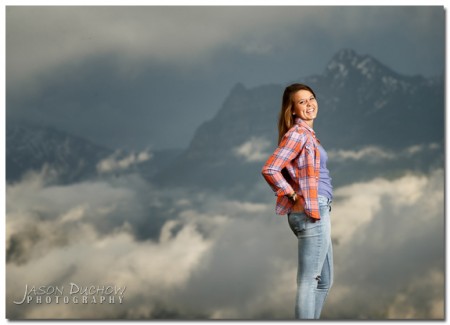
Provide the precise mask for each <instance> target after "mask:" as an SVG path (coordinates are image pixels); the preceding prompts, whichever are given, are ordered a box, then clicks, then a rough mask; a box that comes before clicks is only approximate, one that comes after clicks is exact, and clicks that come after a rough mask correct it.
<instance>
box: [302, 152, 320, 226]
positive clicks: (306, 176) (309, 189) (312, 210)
mask: <svg viewBox="0 0 450 325" xmlns="http://www.w3.org/2000/svg"><path fill="white" fill-rule="evenodd" d="M305 150H306V155H305V158H306V159H305V160H304V165H301V166H300V171H301V172H300V177H299V185H300V190H301V192H302V196H303V199H304V202H305V203H304V208H305V213H306V214H307V215H308V216H310V217H312V218H314V219H320V210H319V202H318V198H317V196H318V174H317V171H316V169H315V159H316V158H318V157H316V155H317V154H318V152H317V151H316V150H315V149H314V148H313V147H312V146H309V145H306V146H305Z"/></svg>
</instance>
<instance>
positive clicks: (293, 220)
mask: <svg viewBox="0 0 450 325" xmlns="http://www.w3.org/2000/svg"><path fill="white" fill-rule="evenodd" d="M307 220H308V216H307V215H306V213H304V212H291V213H289V214H288V223H289V227H290V228H291V230H292V232H293V233H294V235H295V236H298V235H299V234H300V233H302V232H303V231H305V229H306V223H307Z"/></svg>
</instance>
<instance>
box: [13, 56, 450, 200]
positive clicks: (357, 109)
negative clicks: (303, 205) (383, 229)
mask: <svg viewBox="0 0 450 325" xmlns="http://www.w3.org/2000/svg"><path fill="white" fill-rule="evenodd" d="M298 81H299V82H303V83H306V84H308V85H310V86H311V87H312V88H313V89H314V90H315V92H316V95H317V98H318V103H319V115H318V118H317V120H316V122H315V124H314V129H315V130H316V133H317V135H318V137H319V139H320V140H321V142H322V144H323V145H324V147H325V148H326V149H327V151H328V152H329V155H330V157H331V158H330V161H329V168H330V169H331V173H332V176H333V184H334V185H335V186H340V185H343V184H346V183H349V182H353V181H356V180H365V179H370V178H373V177H377V176H382V177H396V176H397V175H401V174H402V173H404V172H407V171H410V172H411V171H412V172H424V171H427V170H429V169H432V168H435V167H443V162H444V150H443V145H444V143H443V142H444V79H443V76H441V77H438V78H424V77H422V76H405V75H401V74H399V73H396V72H395V71H393V70H392V69H390V68H388V67H386V66H385V65H383V64H382V63H381V62H379V61H378V60H376V59H375V58H373V57H371V56H369V55H360V54H358V53H356V52H355V51H353V50H349V49H344V50H341V51H339V52H338V53H336V54H335V55H334V56H333V57H332V58H331V60H330V61H329V63H328V64H327V65H326V67H325V68H324V71H323V72H322V73H321V74H318V75H313V76H309V77H306V78H303V79H299V80H298ZM284 87H285V85H277V84H269V85H262V86H259V87H255V88H246V87H245V86H244V85H242V84H237V85H235V86H234V87H233V88H232V89H231V91H230V94H229V96H228V97H227V98H226V100H225V102H224V103H223V105H222V107H221V109H220V110H219V112H218V113H217V115H216V116H215V117H214V118H212V119H211V120H209V121H206V122H204V123H203V124H202V125H201V126H200V127H199V128H198V129H197V131H196V132H195V135H194V137H193V139H192V141H191V143H190V145H189V146H188V148H186V149H185V150H162V151H155V152H151V153H150V156H151V157H150V156H149V157H148V158H146V159H144V160H142V161H141V160H139V161H138V163H134V164H131V165H130V168H128V167H127V168H123V169H120V168H122V167H120V166H122V165H121V162H123V163H127V162H129V161H130V158H131V161H133V159H134V160H135V161H136V159H137V158H136V157H137V155H136V154H134V153H129V152H126V151H120V152H119V151H118V150H112V149H109V148H104V147H102V146H99V145H96V144H94V143H92V142H90V141H87V140H85V139H82V138H80V137H75V136H73V135H70V134H67V133H66V132H64V131H62V130H56V129H52V128H49V127H43V126H35V125H29V124H23V123H17V122H12V121H7V124H6V180H7V182H8V183H11V182H15V181H17V180H19V179H20V178H21V177H22V176H23V174H24V173H25V172H27V171H28V170H40V169H41V168H42V167H43V166H44V165H49V166H52V167H53V169H56V170H57V171H58V174H59V181H61V182H63V183H71V182H77V181H80V180H85V179H89V178H92V177H96V176H98V174H99V172H98V164H99V162H101V161H103V160H105V159H109V160H111V159H113V160H114V159H115V160H116V162H117V163H116V164H115V165H116V166H119V167H120V168H119V169H118V170H115V171H113V172H114V173H115V174H122V173H129V172H133V173H140V174H141V175H143V176H144V177H145V178H146V179H148V180H150V181H151V182H155V183H156V184H158V185H159V186H162V187H169V188H170V187H188V188H190V189H192V190H195V188H199V189H209V190H214V191H223V192H226V193H227V192H228V193H233V195H243V194H245V193H246V192H247V191H248V189H249V187H251V186H252V185H253V184H257V183H258V182H261V181H262V178H261V175H260V170H261V167H262V164H263V163H264V161H265V160H266V159H267V157H268V155H269V154H270V153H271V152H273V150H274V149H275V147H276V139H277V118H278V113H279V107H280V104H281V95H282V92H283V90H284ZM117 149H118V148H117ZM118 152H119V153H118ZM383 157H384V158H383ZM381 158H383V159H381ZM113 166H114V162H113Z"/></svg>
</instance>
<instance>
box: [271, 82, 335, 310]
mask: <svg viewBox="0 0 450 325" xmlns="http://www.w3.org/2000/svg"><path fill="white" fill-rule="evenodd" d="M318 108H319V106H318V104H317V101H316V95H315V93H314V91H313V90H312V89H311V88H310V87H309V86H307V85H303V84H292V85H290V86H288V87H286V89H285V91H284V94H283V100H282V106H281V112H280V117H279V121H278V130H279V140H278V148H277V149H276V150H275V152H274V153H273V154H272V155H271V156H270V157H269V159H268V160H267V162H266V163H265V165H264V167H263V169H262V174H263V176H264V178H265V180H266V181H267V183H268V184H269V185H270V186H271V188H272V189H273V191H274V192H275V195H276V196H277V205H276V212H277V213H278V214H281V215H284V214H287V215H288V222H289V226H290V227H291V229H292V231H293V232H294V234H295V235H296V236H297V238H298V273H297V284H298V287H297V301H296V305H295V316H296V318H299V319H311V318H314V319H318V318H320V314H321V312H322V308H323V305H324V303H325V299H326V297H327V296H328V292H329V290H330V288H331V285H332V283H333V249H332V244H331V222H330V211H331V202H332V199H333V194H332V192H333V191H332V188H333V187H332V186H331V177H330V175H329V171H328V169H327V166H326V162H327V159H328V157H327V154H326V152H325V149H323V147H322V146H321V144H320V141H319V140H318V139H317V138H316V134H315V132H314V130H313V124H314V120H315V118H316V117H317V111H318Z"/></svg>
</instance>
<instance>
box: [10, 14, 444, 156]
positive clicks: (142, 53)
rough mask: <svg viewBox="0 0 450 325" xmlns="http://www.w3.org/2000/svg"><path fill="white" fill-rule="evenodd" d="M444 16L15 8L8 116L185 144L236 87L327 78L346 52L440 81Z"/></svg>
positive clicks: (149, 143) (115, 140)
mask: <svg viewBox="0 0 450 325" xmlns="http://www.w3.org/2000/svg"><path fill="white" fill-rule="evenodd" d="M444 13H445V12H444V10H443V7H439V6H435V7H417V6H416V7H381V6H371V7H352V6H346V7H327V6H322V7H314V6H310V7H305V6H296V7H232V6H230V7H153V6H147V7H108V6H103V7H26V6H25V7H12V6H9V7H6V78H7V79H6V89H7V102H6V109H7V119H8V121H9V119H12V118H26V119H28V120H31V121H33V122H36V123H43V124H46V125H53V126H55V127H58V128H60V129H63V130H66V131H69V132H71V133H74V134H77V135H82V136H84V137H86V138H89V139H91V140H93V141H95V142H97V143H100V144H103V145H107V146H109V147H112V148H117V147H125V148H129V149H142V148H145V147H149V148H151V149H154V148H172V147H175V148H182V147H186V146H187V145H188V143H189V141H190V139H191V138H192V135H193V132H194V131H195V129H196V128H197V127H198V126H199V125H200V124H201V123H202V122H204V121H205V120H208V119H210V118H212V117H213V116H214V115H215V113H216V112H217V111H218V110H219V109H220V107H221V105H222V103H223V101H224V99H225V98H226V96H227V95H228V94H229V92H230V90H231V88H232V87H233V85H235V84H236V83H238V82H241V83H243V84H244V85H245V86H246V87H254V86H258V85H263V84H270V83H279V84H285V83H288V82H291V81H295V80H298V79H299V78H302V77H306V76H308V75H311V74H320V73H322V71H323V70H324V68H325V65H326V64H327V62H328V61H329V60H330V59H331V58H332V56H333V54H334V53H336V52H337V51H338V50H340V49H342V48H352V49H354V50H356V51H357V52H358V53H360V54H370V55H372V56H374V57H375V58H376V59H378V60H379V61H381V62H382V63H384V64H386V65H387V66H389V67H390V68H392V69H394V70H395V71H397V72H399V73H402V74H407V75H413V74H422V75H425V76H433V75H439V74H442V73H443V72H444V62H445V52H444V50H445V16H444ZM274 109H278V108H274Z"/></svg>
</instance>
